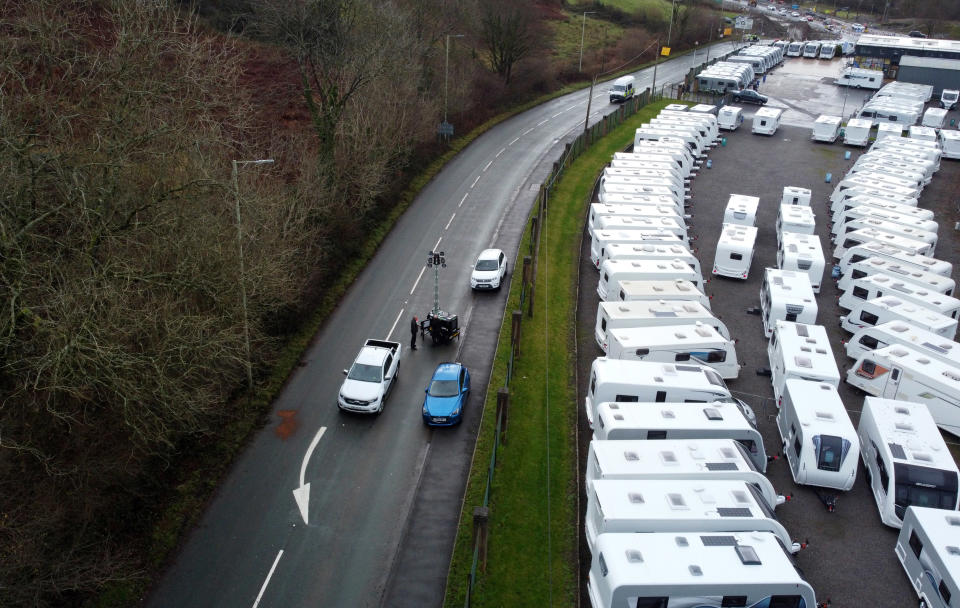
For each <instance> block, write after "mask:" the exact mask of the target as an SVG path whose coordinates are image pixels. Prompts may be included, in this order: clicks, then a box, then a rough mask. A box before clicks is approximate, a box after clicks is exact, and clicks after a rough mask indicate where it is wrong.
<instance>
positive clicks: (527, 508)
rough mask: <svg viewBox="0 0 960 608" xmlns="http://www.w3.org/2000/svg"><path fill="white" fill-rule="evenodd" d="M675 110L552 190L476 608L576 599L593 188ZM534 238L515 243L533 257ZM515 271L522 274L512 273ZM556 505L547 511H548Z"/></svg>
mask: <svg viewBox="0 0 960 608" xmlns="http://www.w3.org/2000/svg"><path fill="white" fill-rule="evenodd" d="M667 103H669V101H668V100H665V101H660V102H657V103H654V104H651V105H648V106H647V107H645V108H643V109H642V110H641V111H640V112H638V113H637V114H636V115H634V116H633V117H632V118H630V119H629V120H627V121H626V122H625V123H624V124H622V125H621V126H620V127H618V128H616V129H614V130H613V131H611V132H610V134H608V135H607V137H605V138H603V139H602V140H600V141H598V142H595V143H594V145H593V147H591V148H590V149H589V150H587V151H586V152H585V153H584V154H583V155H582V156H580V158H578V159H577V160H576V161H575V162H574V163H573V164H572V165H571V166H570V167H569V169H568V170H567V172H566V173H565V174H564V176H563V178H562V179H561V180H560V181H559V182H558V184H557V185H556V187H555V188H554V190H553V193H552V196H551V198H550V207H549V210H548V213H547V219H546V224H545V227H544V230H543V234H542V237H541V239H542V240H541V245H540V260H539V269H538V273H537V282H536V290H535V291H536V298H535V301H534V316H533V318H529V317H526V316H525V317H524V321H523V327H522V329H521V342H520V352H521V355H520V358H519V359H517V360H516V362H515V367H514V376H513V379H512V381H511V383H510V419H509V425H508V429H509V432H508V433H507V441H508V443H507V444H506V445H501V446H500V448H499V451H498V454H497V457H498V459H497V468H496V472H495V477H494V480H493V485H492V487H491V499H490V536H489V550H488V561H487V569H486V572H485V573H484V574H481V575H479V576H478V579H477V586H476V587H475V588H474V596H473V598H472V604H471V605H473V606H535V605H544V604H549V605H552V604H557V605H566V606H570V605H575V604H576V601H577V593H578V592H577V580H576V579H577V535H578V532H577V531H578V529H579V528H578V517H579V514H578V512H577V497H578V489H577V479H576V474H577V438H576V422H577V411H578V410H577V408H578V407H579V405H578V404H577V402H576V341H575V329H576V318H575V315H576V305H577V292H576V289H577V271H578V268H579V256H580V235H581V232H582V230H583V221H584V217H585V216H586V210H587V206H588V205H589V203H590V198H591V195H592V192H593V185H594V182H595V181H596V178H597V176H598V174H599V173H600V172H601V171H602V170H603V166H604V165H605V164H606V163H607V162H608V161H609V159H610V157H611V156H612V154H613V153H614V152H616V151H619V150H622V149H623V148H624V147H625V146H626V145H628V144H629V143H630V142H632V141H633V134H634V131H635V130H636V128H637V127H638V126H639V125H640V124H642V123H644V122H647V121H649V120H650V119H651V118H652V117H653V116H654V115H656V114H657V113H658V112H659V111H660V109H662V108H663V106H664V105H666V104H667ZM529 239H530V230H529V225H528V229H527V230H525V236H524V238H523V240H522V242H521V244H520V252H521V255H523V254H524V253H525V252H527V251H529V246H530V245H529ZM515 267H516V265H515ZM520 280H521V273H519V272H515V273H513V275H512V284H511V289H510V296H509V298H508V300H507V307H506V314H505V315H504V320H503V324H502V325H501V328H500V335H501V340H500V343H499V345H498V347H497V353H496V356H495V359H494V364H493V370H492V372H491V376H490V384H489V385H488V387H487V398H486V401H485V402H484V406H483V407H484V413H483V420H482V422H481V427H480V432H479V436H478V438H477V445H476V448H475V451H474V456H473V467H472V469H471V471H470V476H469V479H468V482H467V490H466V496H465V499H464V503H463V509H462V511H461V516H460V527H459V530H458V534H457V540H456V545H455V547H454V553H453V559H452V560H451V564H450V573H449V576H448V578H447V593H446V597H445V602H444V605H445V606H447V607H448V608H455V607H458V606H462V605H463V603H464V599H465V594H466V585H467V576H468V574H469V572H470V566H471V563H472V560H473V538H472V534H473V522H472V513H473V508H474V507H476V506H480V505H482V504H483V493H484V490H485V487H486V479H487V470H488V466H489V462H490V457H491V453H492V450H493V443H494V432H495V428H494V425H495V424H496V421H495V414H496V402H497V390H498V389H499V388H500V387H502V386H503V385H504V380H505V378H506V373H507V362H508V359H509V351H510V339H509V336H510V319H511V315H510V313H511V311H513V310H516V309H518V308H519V306H520V301H519V300H520ZM548 496H549V502H548Z"/></svg>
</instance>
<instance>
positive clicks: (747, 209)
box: [723, 194, 760, 226]
mask: <svg viewBox="0 0 960 608" xmlns="http://www.w3.org/2000/svg"><path fill="white" fill-rule="evenodd" d="M759 206H760V198H759V197H757V196H747V195H746V194H731V195H730V198H729V199H727V206H726V207H725V208H724V210H723V223H724V224H740V225H741V226H756V225H757V208H758V207H759Z"/></svg>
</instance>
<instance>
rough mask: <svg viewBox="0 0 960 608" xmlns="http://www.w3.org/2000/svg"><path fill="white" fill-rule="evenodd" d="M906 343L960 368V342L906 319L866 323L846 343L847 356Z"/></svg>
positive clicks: (931, 356)
mask: <svg viewBox="0 0 960 608" xmlns="http://www.w3.org/2000/svg"><path fill="white" fill-rule="evenodd" d="M895 344H902V345H905V346H909V347H910V348H912V349H914V350H916V351H917V352H919V353H922V354H925V355H927V356H928V357H930V358H932V359H939V360H940V361H943V362H944V363H948V364H950V365H954V366H956V367H958V368H960V344H958V343H957V342H954V341H953V340H949V339H947V338H944V337H943V336H941V335H939V334H935V333H933V332H932V331H929V330H926V329H922V328H920V327H917V326H916V325H914V324H912V323H908V322H906V321H887V322H886V323H881V324H880V325H877V326H875V327H873V326H871V327H864V328H863V329H861V330H860V331H858V332H856V333H855V334H853V336H852V337H851V338H850V339H849V340H848V341H847V342H846V343H844V347H845V348H846V350H847V356H848V357H850V358H851V359H859V358H860V356H861V355H864V354H866V353H869V352H870V351H872V350H877V349H878V348H884V347H887V346H893V345H895Z"/></svg>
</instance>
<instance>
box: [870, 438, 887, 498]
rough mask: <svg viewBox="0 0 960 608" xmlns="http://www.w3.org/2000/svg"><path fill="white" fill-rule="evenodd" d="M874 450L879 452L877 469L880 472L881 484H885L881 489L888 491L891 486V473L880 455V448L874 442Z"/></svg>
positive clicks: (884, 491)
mask: <svg viewBox="0 0 960 608" xmlns="http://www.w3.org/2000/svg"><path fill="white" fill-rule="evenodd" d="M873 451H874V452H876V453H877V471H879V472H880V485H881V486H883V487H882V488H881V489H882V490H883V493H884V494H886V493H887V487H889V486H890V475H889V474H888V473H887V465H886V464H884V463H883V458H881V457H880V450H878V449H877V444H873Z"/></svg>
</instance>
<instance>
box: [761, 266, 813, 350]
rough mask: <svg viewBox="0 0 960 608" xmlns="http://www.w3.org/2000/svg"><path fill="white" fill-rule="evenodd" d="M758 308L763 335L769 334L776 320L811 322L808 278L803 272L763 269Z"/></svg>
mask: <svg viewBox="0 0 960 608" xmlns="http://www.w3.org/2000/svg"><path fill="white" fill-rule="evenodd" d="M760 311H761V312H760V314H761V318H762V319H763V333H764V335H765V336H766V337H767V338H769V337H770V336H771V335H773V328H774V324H775V323H776V322H777V319H780V320H782V321H790V322H792V323H797V322H799V323H807V324H809V325H815V324H816V322H817V298H816V296H815V295H814V294H813V288H812V287H811V286H810V278H809V277H808V276H807V275H806V274H805V273H803V272H793V271H790V270H780V269H778V268H767V269H766V270H765V271H764V274H763V284H762V285H761V286H760Z"/></svg>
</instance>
